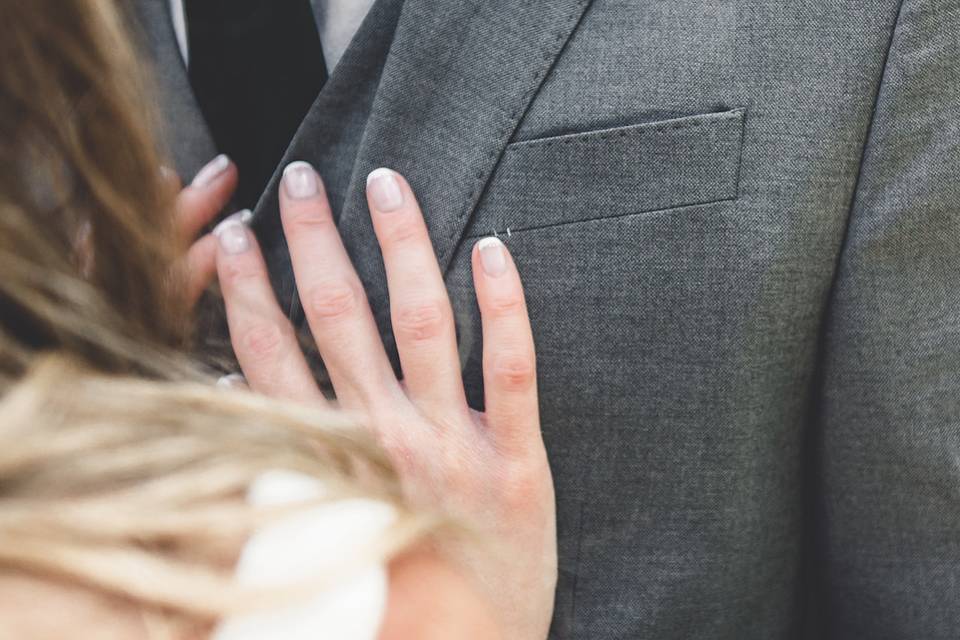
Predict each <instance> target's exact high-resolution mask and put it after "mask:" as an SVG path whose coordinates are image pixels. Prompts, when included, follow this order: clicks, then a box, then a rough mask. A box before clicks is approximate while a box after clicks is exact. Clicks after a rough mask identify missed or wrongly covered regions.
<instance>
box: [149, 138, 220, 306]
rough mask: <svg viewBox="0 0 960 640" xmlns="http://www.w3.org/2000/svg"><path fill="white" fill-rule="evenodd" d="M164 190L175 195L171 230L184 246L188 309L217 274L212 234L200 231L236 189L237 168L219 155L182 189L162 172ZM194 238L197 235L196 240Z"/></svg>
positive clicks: (173, 177)
mask: <svg viewBox="0 0 960 640" xmlns="http://www.w3.org/2000/svg"><path fill="white" fill-rule="evenodd" d="M163 174H164V180H165V181H166V183H167V188H168V189H170V190H171V191H172V192H174V193H176V194H177V196H176V205H175V207H174V209H175V214H176V220H175V223H174V224H175V227H176V230H177V236H178V239H179V240H180V242H182V243H183V244H184V245H185V246H187V247H188V249H187V252H186V256H185V257H184V264H183V265H179V267H178V268H181V269H182V272H183V277H185V279H186V289H185V293H186V296H187V301H188V302H189V304H190V306H191V307H192V306H193V305H194V304H195V303H196V301H197V300H198V299H199V298H200V295H201V294H202V293H203V291H204V290H205V289H206V288H207V285H209V284H210V281H211V280H212V279H213V276H214V274H215V273H216V271H217V266H216V259H217V244H216V240H215V239H214V237H213V235H212V234H209V233H208V234H204V235H200V232H201V231H202V230H203V228H204V227H206V226H207V225H208V224H209V223H210V221H211V220H213V219H214V218H215V217H216V216H217V214H218V213H220V212H221V211H222V210H223V208H224V207H225V206H227V203H228V202H230V198H231V197H232V196H233V192H234V191H235V190H236V188H237V178H238V175H237V167H236V166H235V165H234V164H233V163H232V162H231V161H230V159H229V158H227V156H224V155H220V156H217V157H216V158H214V159H213V160H212V161H210V163H209V164H207V166H205V167H204V168H203V169H201V170H200V172H199V173H197V176H196V177H195V178H194V179H193V182H192V183H190V185H189V186H187V187H186V188H185V189H182V188H181V186H182V185H181V184H180V179H179V178H178V177H177V174H175V173H174V172H173V171H170V170H167V169H165V170H164V172H163ZM197 236H200V237H199V238H198V237H197Z"/></svg>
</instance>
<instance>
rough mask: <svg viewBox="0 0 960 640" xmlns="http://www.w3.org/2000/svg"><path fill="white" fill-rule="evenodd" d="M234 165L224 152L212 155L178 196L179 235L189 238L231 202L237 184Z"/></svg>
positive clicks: (190, 239)
mask: <svg viewBox="0 0 960 640" xmlns="http://www.w3.org/2000/svg"><path fill="white" fill-rule="evenodd" d="M237 180H238V174H237V167H236V165H234V164H233V163H232V162H231V161H230V159H229V158H228V157H227V156H225V155H219V156H217V157H216V158H214V159H213V160H212V161H211V162H210V163H209V164H208V165H207V166H205V167H204V168H203V169H201V170H200V172H199V173H198V174H197V177H196V178H194V179H193V182H192V183H190V185H189V186H188V187H187V188H186V189H184V190H183V191H181V192H180V195H178V196H177V205H176V210H177V222H176V224H177V229H178V233H179V236H180V238H181V239H182V240H183V241H185V242H192V241H193V239H194V238H195V237H197V234H199V233H200V231H201V229H203V228H204V227H205V226H206V225H207V224H209V223H210V222H211V221H212V220H213V219H214V218H216V217H217V215H218V214H219V213H220V212H221V211H223V208H224V207H226V206H227V204H228V203H229V202H230V198H231V197H233V192H234V191H235V190H236V188H237Z"/></svg>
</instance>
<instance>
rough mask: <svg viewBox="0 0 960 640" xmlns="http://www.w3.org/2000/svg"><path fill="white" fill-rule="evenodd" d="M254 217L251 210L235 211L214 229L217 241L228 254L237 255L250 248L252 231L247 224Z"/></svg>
mask: <svg viewBox="0 0 960 640" xmlns="http://www.w3.org/2000/svg"><path fill="white" fill-rule="evenodd" d="M252 218H253V214H251V213H250V211H249V210H244V211H241V212H239V213H235V214H233V215H232V216H230V217H229V218H227V219H226V220H224V221H223V222H221V223H220V224H218V225H217V228H216V229H214V230H213V235H214V236H216V238H217V242H219V243H220V246H221V247H222V248H223V250H224V252H225V253H227V255H231V256H233V255H237V254H238V253H243V252H244V251H246V250H247V249H249V248H250V231H249V230H248V229H247V224H248V223H249V221H250V220H251V219H252Z"/></svg>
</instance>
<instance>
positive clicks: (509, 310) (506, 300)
mask: <svg viewBox="0 0 960 640" xmlns="http://www.w3.org/2000/svg"><path fill="white" fill-rule="evenodd" d="M487 313H488V315H489V316H490V317H492V318H507V317H513V316H518V315H522V314H524V313H526V306H525V305H524V302H523V298H522V297H521V296H518V295H509V296H501V297H497V298H494V299H493V300H491V301H490V304H489V306H488V308H487Z"/></svg>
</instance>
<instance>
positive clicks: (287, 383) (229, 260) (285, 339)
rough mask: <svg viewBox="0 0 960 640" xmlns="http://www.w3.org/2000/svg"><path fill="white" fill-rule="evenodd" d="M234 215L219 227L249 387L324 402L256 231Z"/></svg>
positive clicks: (228, 298)
mask: <svg viewBox="0 0 960 640" xmlns="http://www.w3.org/2000/svg"><path fill="white" fill-rule="evenodd" d="M241 217H242V216H240V215H237V216H231V217H230V218H228V219H226V220H224V221H223V222H222V223H221V224H220V225H219V226H218V227H217V228H216V230H215V231H214V235H215V237H216V238H217V273H218V275H219V277H220V288H221V290H222V291H223V299H224V302H225V303H226V307H227V324H228V326H229V328H230V342H231V344H232V345H233V349H234V352H235V353H236V355H237V360H238V361H239V362H240V367H241V369H242V370H243V374H244V376H245V377H246V379H247V382H248V384H249V385H250V388H251V389H253V390H254V391H258V392H260V393H263V394H265V395H268V396H271V397H274V398H287V399H291V400H297V401H306V402H322V401H323V396H322V395H321V393H320V390H319V389H318V388H317V385H316V382H315V381H314V379H313V376H312V374H311V373H310V368H309V367H308V366H307V362H306V359H305V358H304V357H303V352H302V351H301V350H300V346H299V344H298V343H297V339H296V336H295V334H294V331H293V327H292V326H291V325H290V321H289V320H287V317H286V316H285V315H284V314H283V312H282V311H281V310H280V306H279V305H278V304H277V300H276V298H275V297H274V294H273V288H272V287H271V286H270V280H269V278H268V276H267V267H266V265H265V264H264V262H263V256H262V255H261V253H260V250H259V248H258V246H257V242H256V240H255V239H254V237H253V234H252V233H251V232H250V230H249V229H248V228H247V226H246V225H245V224H243V223H242V222H241V221H240V218H241Z"/></svg>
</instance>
